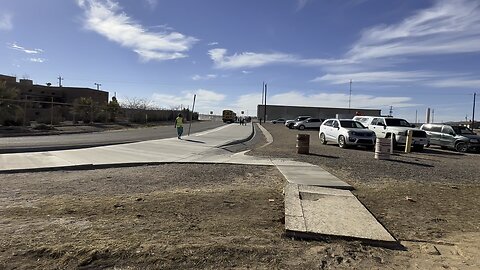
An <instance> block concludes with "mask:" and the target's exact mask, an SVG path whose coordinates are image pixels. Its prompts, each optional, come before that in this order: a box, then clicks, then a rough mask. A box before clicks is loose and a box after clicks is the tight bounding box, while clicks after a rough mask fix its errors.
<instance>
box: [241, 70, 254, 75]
mask: <svg viewBox="0 0 480 270" xmlns="http://www.w3.org/2000/svg"><path fill="white" fill-rule="evenodd" d="M242 73H243V74H250V73H252V72H251V71H248V70H242Z"/></svg>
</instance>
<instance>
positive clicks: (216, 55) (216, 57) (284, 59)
mask: <svg viewBox="0 0 480 270" xmlns="http://www.w3.org/2000/svg"><path fill="white" fill-rule="evenodd" d="M208 54H209V55H210V58H211V59H212V60H213V62H214V64H215V67H216V68H220V69H238V68H255V67H261V66H266V65H272V64H295V65H306V66H312V65H313V66H317V65H326V64H343V63H348V62H349V60H346V59H339V60H335V59H320V58H319V59H302V58H299V57H298V56H295V55H293V54H285V53H254V52H243V53H235V54H233V55H230V56H228V55H226V54H227V50H226V49H224V48H216V49H212V50H210V51H208Z"/></svg>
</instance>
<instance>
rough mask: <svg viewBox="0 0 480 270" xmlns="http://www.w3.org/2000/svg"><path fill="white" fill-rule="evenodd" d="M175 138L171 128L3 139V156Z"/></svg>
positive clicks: (200, 125) (210, 124)
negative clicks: (6, 154) (4, 154)
mask: <svg viewBox="0 0 480 270" xmlns="http://www.w3.org/2000/svg"><path fill="white" fill-rule="evenodd" d="M222 125H224V124H223V123H222V122H219V121H202V122H194V123H192V127H191V130H190V134H193V133H197V132H202V131H205V130H209V129H213V128H217V127H219V126H222ZM188 128H189V124H188V123H187V124H185V125H184V135H186V134H187V133H188ZM176 136H177V133H176V129H175V128H174V127H173V125H172V126H156V127H151V128H138V129H124V130H112V131H104V132H93V133H82V134H64V135H47V136H25V137H5V138H0V154H1V153H21V152H38V151H52V150H66V149H78V148H86V147H95V146H102V145H112V144H121V143H132V142H139V141H148V140H157V139H165V138H172V137H176Z"/></svg>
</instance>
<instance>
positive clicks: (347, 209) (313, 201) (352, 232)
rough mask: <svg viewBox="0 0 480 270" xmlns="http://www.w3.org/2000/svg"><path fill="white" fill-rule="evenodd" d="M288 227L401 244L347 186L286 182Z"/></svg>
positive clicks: (309, 234) (314, 234)
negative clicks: (346, 188)
mask: <svg viewBox="0 0 480 270" xmlns="http://www.w3.org/2000/svg"><path fill="white" fill-rule="evenodd" d="M300 209H301V210H300ZM300 213H301V215H303V216H302V217H301V216H299V215H300ZM302 220H303V221H302ZM303 224H304V225H305V226H303ZM303 228H304V229H303ZM285 229H286V231H287V235H292V236H300V235H301V236H302V237H307V238H309V237H311V238H316V237H318V236H335V237H342V238H354V239H360V240H367V241H369V242H374V243H375V242H376V243H387V244H389V245H391V246H396V245H399V244H398V242H397V240H396V239H395V238H394V237H393V236H392V235H391V234H390V233H389V232H388V231H387V230H386V229H385V228H384V227H383V226H382V225H381V224H380V223H379V222H378V221H377V220H376V219H375V217H374V216H373V215H372V214H371V213H370V212H369V211H368V210H367V209H366V208H365V207H364V206H363V205H362V204H361V203H360V201H358V199H357V198H356V197H355V196H354V195H353V194H352V193H351V192H350V191H348V190H338V189H331V188H323V187H312V186H305V185H297V184H292V183H287V185H286V187H285Z"/></svg>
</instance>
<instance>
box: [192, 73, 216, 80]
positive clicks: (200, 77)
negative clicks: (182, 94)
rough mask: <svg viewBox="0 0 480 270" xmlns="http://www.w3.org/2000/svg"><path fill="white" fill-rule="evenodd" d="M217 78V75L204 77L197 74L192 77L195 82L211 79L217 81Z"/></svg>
mask: <svg viewBox="0 0 480 270" xmlns="http://www.w3.org/2000/svg"><path fill="white" fill-rule="evenodd" d="M217 77H218V75H217V74H207V75H203V76H202V75H198V74H195V75H193V76H192V80H194V81H200V80H211V79H215V78H217Z"/></svg>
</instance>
